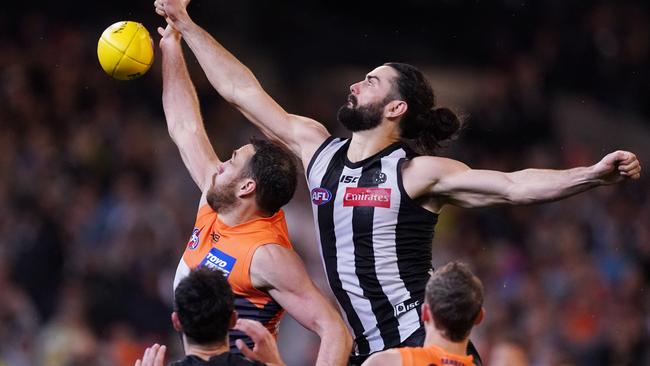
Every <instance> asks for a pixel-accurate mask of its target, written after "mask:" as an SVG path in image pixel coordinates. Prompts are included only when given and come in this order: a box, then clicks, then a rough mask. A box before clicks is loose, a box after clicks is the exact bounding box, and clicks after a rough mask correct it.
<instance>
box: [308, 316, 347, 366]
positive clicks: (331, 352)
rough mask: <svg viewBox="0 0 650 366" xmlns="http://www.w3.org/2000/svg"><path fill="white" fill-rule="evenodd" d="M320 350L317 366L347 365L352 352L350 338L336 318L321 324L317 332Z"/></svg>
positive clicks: (341, 322) (340, 321)
mask: <svg viewBox="0 0 650 366" xmlns="http://www.w3.org/2000/svg"><path fill="white" fill-rule="evenodd" d="M318 335H319V336H320V339H321V342H320V349H319V351H318V358H317V360H316V365H317V366H326V365H347V363H348V359H349V357H350V352H351V350H352V337H351V336H350V333H349V332H348V330H347V328H346V327H345V325H344V324H343V321H342V320H340V318H339V317H338V316H336V318H333V319H332V320H330V321H327V322H326V323H325V324H323V326H322V328H321V330H320V331H319V332H318Z"/></svg>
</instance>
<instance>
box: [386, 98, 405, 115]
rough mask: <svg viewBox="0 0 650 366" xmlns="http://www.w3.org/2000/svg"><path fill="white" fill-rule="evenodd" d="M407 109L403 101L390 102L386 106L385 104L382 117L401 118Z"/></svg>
mask: <svg viewBox="0 0 650 366" xmlns="http://www.w3.org/2000/svg"><path fill="white" fill-rule="evenodd" d="M407 109H408V105H407V104H406V102H405V101H403V100H399V99H395V100H393V101H390V102H389V103H388V104H386V107H384V116H385V117H386V118H398V117H401V116H403V115H404V114H405V113H406V110H407Z"/></svg>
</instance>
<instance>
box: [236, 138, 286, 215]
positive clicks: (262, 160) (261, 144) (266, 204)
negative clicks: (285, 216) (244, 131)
mask: <svg viewBox="0 0 650 366" xmlns="http://www.w3.org/2000/svg"><path fill="white" fill-rule="evenodd" d="M251 144H252V145H253V147H254V148H255V155H253V156H252V157H251V159H250V160H249V162H248V166H247V167H246V169H244V171H243V172H242V176H244V177H248V178H252V179H253V180H254V181H255V183H257V188H256V195H255V201H256V203H257V206H258V207H259V208H260V210H262V211H264V212H266V213H268V214H274V213H276V212H277V211H278V210H279V209H280V208H281V207H282V206H284V205H286V204H287V203H288V202H289V201H290V200H291V197H293V193H294V192H295V191H296V184H297V174H298V173H297V169H296V161H295V160H294V157H293V154H292V153H291V152H290V151H289V150H287V149H286V148H285V147H284V146H282V145H280V144H279V143H276V142H273V141H268V140H259V139H255V138H253V139H251Z"/></svg>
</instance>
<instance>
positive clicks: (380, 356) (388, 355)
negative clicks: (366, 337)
mask: <svg viewBox="0 0 650 366" xmlns="http://www.w3.org/2000/svg"><path fill="white" fill-rule="evenodd" d="M401 364H402V354H401V352H400V351H399V349H396V348H393V349H389V350H386V351H382V352H377V353H374V354H372V355H371V356H370V357H368V359H367V360H366V361H365V362H364V363H363V366H381V365H401Z"/></svg>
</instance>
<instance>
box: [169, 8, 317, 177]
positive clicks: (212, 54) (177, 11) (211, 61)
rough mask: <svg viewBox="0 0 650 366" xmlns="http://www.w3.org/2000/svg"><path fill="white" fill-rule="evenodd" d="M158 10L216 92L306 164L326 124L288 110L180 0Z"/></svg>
mask: <svg viewBox="0 0 650 366" xmlns="http://www.w3.org/2000/svg"><path fill="white" fill-rule="evenodd" d="M156 9H157V12H158V13H159V14H161V13H162V14H164V15H166V16H167V17H169V18H170V19H171V21H172V22H173V24H174V27H176V28H177V29H178V30H179V31H180V32H181V33H182V34H183V38H184V39H185V42H187V44H188V45H189V47H190V49H192V52H194V55H195V56H196V58H197V60H198V61H199V64H200V65H201V67H202V68H203V71H204V72H205V74H206V76H207V77H208V80H210V83H211V84H212V86H213V87H214V88H215V89H216V90H217V92H218V93H219V94H220V95H221V96H222V97H223V98H224V99H226V100H227V101H228V102H229V103H231V104H232V105H234V106H235V107H236V108H237V109H239V110H240V111H241V112H242V113H243V114H244V115H245V116H246V118H248V119H249V120H250V121H252V122H253V124H255V125H256V126H257V127H258V128H260V130H261V131H262V132H263V133H264V134H265V135H266V136H268V137H269V138H272V139H276V140H279V141H281V142H283V143H284V144H285V145H287V146H288V147H289V148H290V149H291V150H292V151H293V152H294V153H295V154H296V155H297V156H299V157H300V158H301V160H302V161H303V163H304V164H305V165H306V164H308V163H309V160H310V159H311V156H312V155H313V154H314V152H315V151H316V149H317V148H318V146H320V144H321V143H322V142H323V141H324V140H325V139H326V138H327V137H328V136H329V133H328V132H327V130H326V129H325V127H324V126H323V125H322V124H320V123H318V122H316V121H314V120H312V119H309V118H306V117H301V116H296V115H293V114H289V113H287V112H286V111H285V110H284V109H283V108H282V107H281V106H280V105H279V104H278V103H276V101H275V100H273V98H271V97H270V96H269V95H268V94H267V93H266V91H265V90H264V89H263V88H262V86H261V85H260V83H259V81H258V80H257V79H256V78H255V75H253V73H252V72H251V71H250V69H249V68H248V67H246V66H245V65H243V64H242V63H241V62H240V61H239V60H237V58H235V56H233V55H232V54H231V53H230V52H228V50H226V49H225V48H224V47H223V46H222V45H221V44H219V42H217V41H216V40H215V39H214V38H213V37H212V36H211V35H210V34H209V33H208V32H206V31H205V30H204V29H202V28H201V27H200V26H198V25H197V24H195V23H194V22H193V21H192V19H191V18H190V17H189V15H188V14H187V11H186V9H185V6H184V4H183V2H182V1H181V0H157V1H156Z"/></svg>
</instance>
